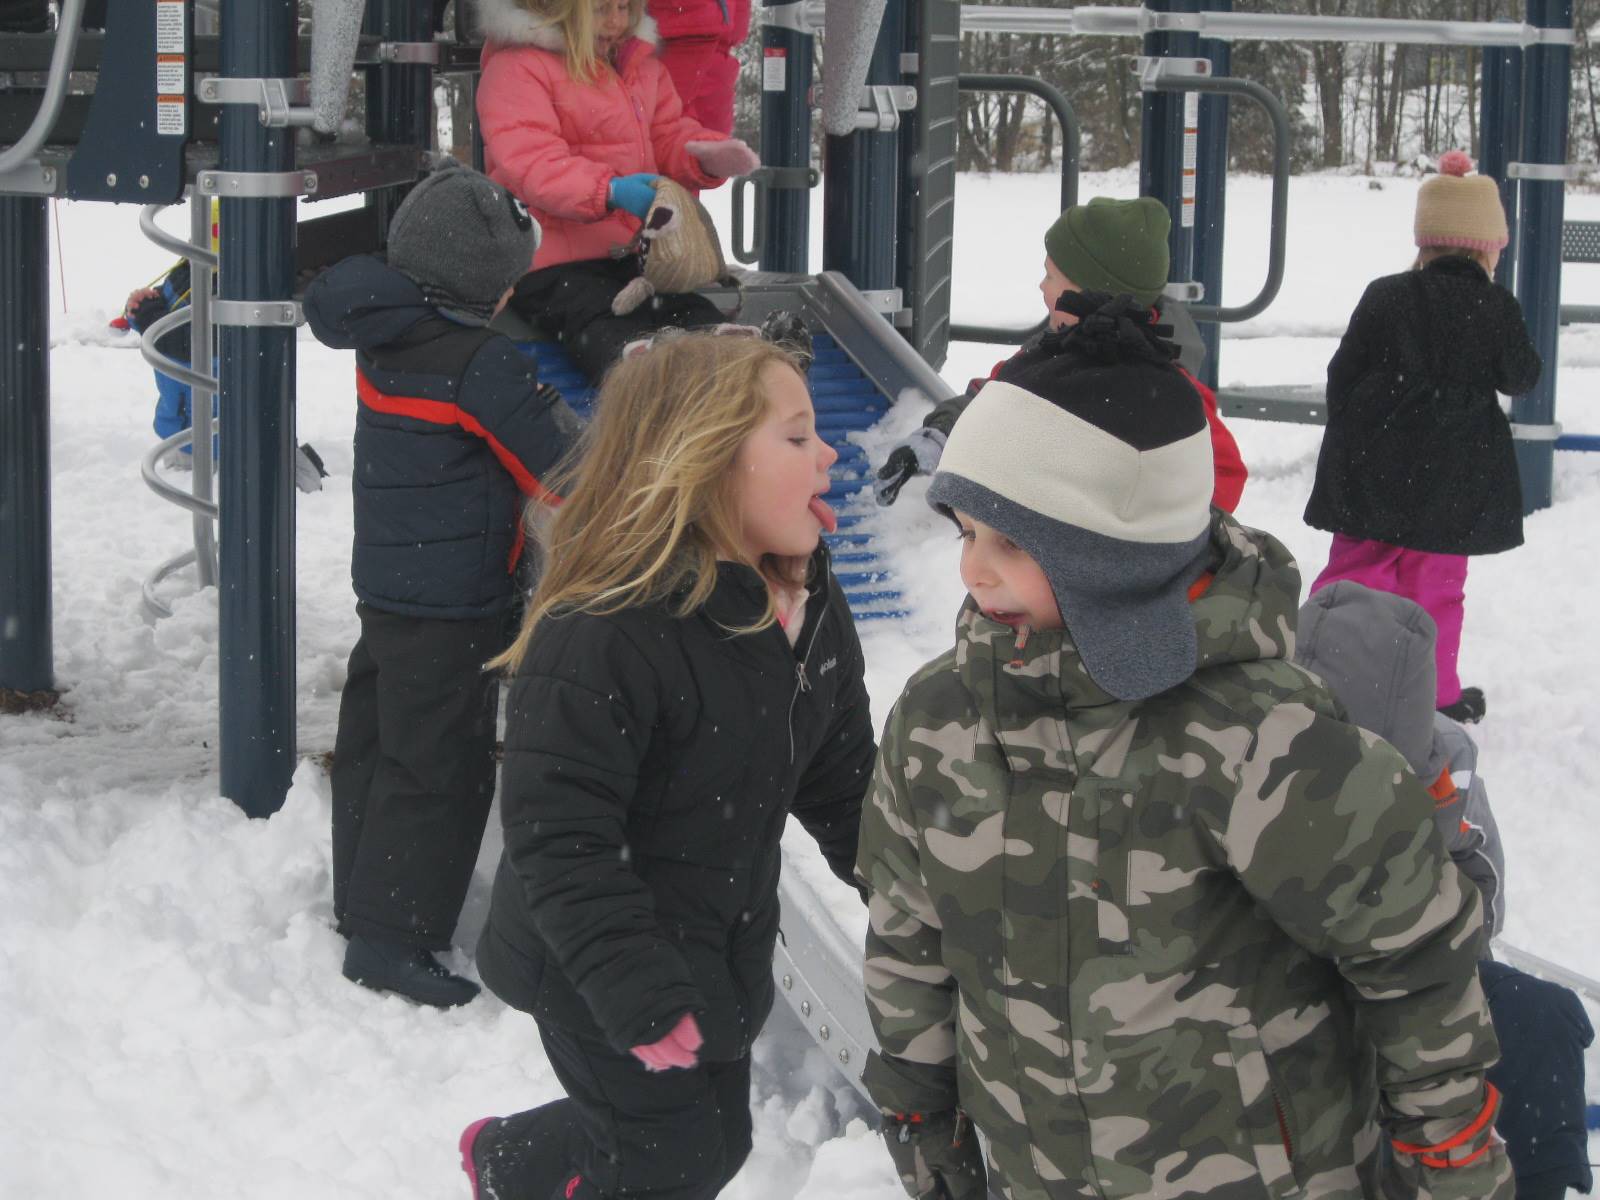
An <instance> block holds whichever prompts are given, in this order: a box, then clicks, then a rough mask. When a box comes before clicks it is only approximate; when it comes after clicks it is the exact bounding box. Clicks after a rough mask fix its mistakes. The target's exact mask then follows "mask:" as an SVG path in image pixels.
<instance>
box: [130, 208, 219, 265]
mask: <svg viewBox="0 0 1600 1200" xmlns="http://www.w3.org/2000/svg"><path fill="white" fill-rule="evenodd" d="M171 207H172V206H171V205H170V204H146V205H145V206H144V207H143V208H141V209H140V210H139V230H140V232H141V233H143V234H144V235H145V237H147V238H149V239H150V240H151V241H152V242H154V243H155V244H156V245H158V246H160V247H161V248H162V249H163V250H170V251H172V253H174V254H176V255H177V256H178V257H179V258H187V259H188V260H189V262H190V263H191V264H195V263H203V264H205V265H206V266H208V267H211V268H213V269H215V267H216V265H217V255H216V252H215V251H213V250H211V249H210V248H209V247H207V246H197V245H195V244H194V243H193V242H186V241H184V240H183V239H182V238H181V237H179V236H178V235H177V234H174V233H168V232H167V231H166V230H165V229H163V228H161V226H159V225H157V224H156V214H157V213H159V212H161V211H162V210H163V209H166V208H171Z"/></svg>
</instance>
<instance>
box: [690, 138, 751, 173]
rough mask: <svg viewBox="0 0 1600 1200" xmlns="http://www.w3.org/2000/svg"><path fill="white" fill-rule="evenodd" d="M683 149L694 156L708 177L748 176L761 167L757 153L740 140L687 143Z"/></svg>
mask: <svg viewBox="0 0 1600 1200" xmlns="http://www.w3.org/2000/svg"><path fill="white" fill-rule="evenodd" d="M683 148H684V149H685V150H687V151H688V152H689V153H690V154H692V155H694V157H695V159H696V160H697V161H698V162H699V163H700V166H701V167H702V168H704V170H705V173H706V174H707V175H720V176H722V177H723V178H724V179H731V178H732V177H733V176H735V175H748V174H750V172H751V171H754V170H755V169H756V168H757V167H759V166H760V165H761V159H760V158H758V157H757V156H756V152H755V151H754V150H752V149H750V147H749V146H747V145H745V144H744V143H743V142H741V141H740V140H739V139H738V138H728V139H727V140H726V141H721V142H685V143H684V144H683Z"/></svg>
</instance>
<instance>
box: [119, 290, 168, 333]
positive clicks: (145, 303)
mask: <svg viewBox="0 0 1600 1200" xmlns="http://www.w3.org/2000/svg"><path fill="white" fill-rule="evenodd" d="M170 311H172V306H171V305H170V304H168V303H167V298H166V297H165V296H163V295H162V294H161V293H160V292H158V291H156V289H155V288H141V289H140V290H139V291H136V292H134V293H133V294H132V295H131V296H129V297H128V303H127V305H126V306H125V307H124V308H123V310H122V314H123V316H124V317H126V318H127V322H128V324H129V325H130V326H132V328H133V329H134V330H135V331H136V332H138V333H143V332H144V331H145V330H146V329H148V328H150V326H152V325H154V324H155V323H156V322H157V321H159V320H160V319H161V318H162V317H164V316H166V315H167V313H169V312H170Z"/></svg>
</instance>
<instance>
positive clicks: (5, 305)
mask: <svg viewBox="0 0 1600 1200" xmlns="http://www.w3.org/2000/svg"><path fill="white" fill-rule="evenodd" d="M48 230H49V218H48V216H47V214H46V210H45V201H44V199H43V198H42V197H32V196H0V264H4V266H3V269H0V688H7V689H11V690H13V691H18V692H47V691H50V690H52V689H53V688H54V687H55V665H54V651H53V647H52V640H53V636H54V635H53V633H52V629H51V610H50V269H49V268H50V240H49V237H48V236H47V234H48Z"/></svg>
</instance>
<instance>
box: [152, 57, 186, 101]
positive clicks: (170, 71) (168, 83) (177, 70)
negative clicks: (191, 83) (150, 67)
mask: <svg viewBox="0 0 1600 1200" xmlns="http://www.w3.org/2000/svg"><path fill="white" fill-rule="evenodd" d="M183 66H184V59H183V55H181V54H158V55H156V91H158V92H160V93H161V94H162V95H163V96H181V95H183V93H184V92H185V91H186V90H187V89H186V88H185V87H184V86H183Z"/></svg>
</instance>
